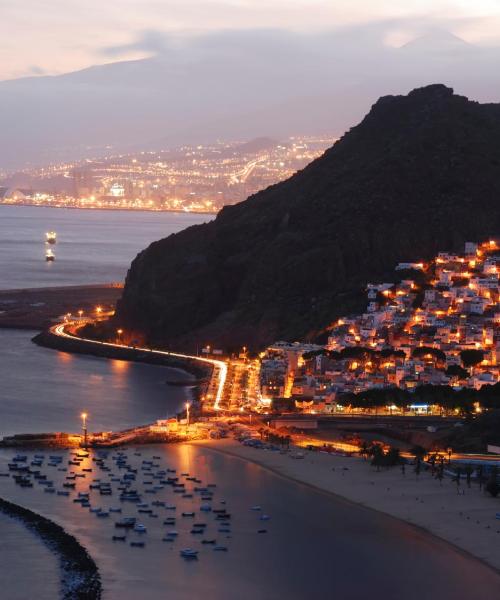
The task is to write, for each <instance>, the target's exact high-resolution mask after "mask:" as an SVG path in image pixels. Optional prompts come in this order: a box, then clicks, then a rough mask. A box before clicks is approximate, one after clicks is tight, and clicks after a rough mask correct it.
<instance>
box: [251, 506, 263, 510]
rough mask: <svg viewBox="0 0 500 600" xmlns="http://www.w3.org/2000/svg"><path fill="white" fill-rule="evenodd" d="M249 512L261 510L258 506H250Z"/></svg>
mask: <svg viewBox="0 0 500 600" xmlns="http://www.w3.org/2000/svg"><path fill="white" fill-rule="evenodd" d="M250 510H261V507H260V506H252V508H251V509H250Z"/></svg>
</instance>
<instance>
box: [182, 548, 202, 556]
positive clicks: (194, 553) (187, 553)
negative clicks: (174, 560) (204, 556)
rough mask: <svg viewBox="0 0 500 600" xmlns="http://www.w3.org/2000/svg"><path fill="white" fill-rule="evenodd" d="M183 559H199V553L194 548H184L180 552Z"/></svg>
mask: <svg viewBox="0 0 500 600" xmlns="http://www.w3.org/2000/svg"><path fill="white" fill-rule="evenodd" d="M180 555H181V556H182V558H198V551H197V550H193V549H192V548H184V550H181V551H180Z"/></svg>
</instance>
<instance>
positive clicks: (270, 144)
mask: <svg viewBox="0 0 500 600" xmlns="http://www.w3.org/2000/svg"><path fill="white" fill-rule="evenodd" d="M278 144H279V142H277V141H276V140H272V139H271V138H268V137H259V138H254V139H253V140H249V141H248V142H244V143H243V144H238V145H237V146H236V147H235V148H234V149H233V150H234V152H236V153H238V154H256V153H257V152H263V151H264V150H272V149H273V148H276V146H277V145H278Z"/></svg>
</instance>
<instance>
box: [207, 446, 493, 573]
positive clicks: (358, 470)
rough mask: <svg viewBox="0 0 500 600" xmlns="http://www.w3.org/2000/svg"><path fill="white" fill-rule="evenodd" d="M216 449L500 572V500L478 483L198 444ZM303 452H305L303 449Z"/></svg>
mask: <svg viewBox="0 0 500 600" xmlns="http://www.w3.org/2000/svg"><path fill="white" fill-rule="evenodd" d="M195 443H196V444H202V445H203V446H205V447H208V448H210V449H212V450H216V451H219V452H225V453H227V454H231V455H232V456H237V457H240V458H242V459H245V460H249V461H252V462H254V463H256V464H258V465H260V466H262V467H264V468H266V469H269V470H271V471H273V472H274V473H276V474H278V475H281V476H283V477H286V478H289V479H292V480H294V481H296V482H300V483H303V484H305V485H308V486H313V487H314V488H316V489H319V490H322V491H324V492H327V493H330V494H336V495H337V496H341V497H342V498H344V499H346V500H349V501H351V502H355V503H357V504H360V505H362V506H365V507H368V508H372V509H374V510H377V511H380V512H383V513H385V514H387V515H390V516H393V517H396V518H397V519H402V520H404V521H406V522H408V523H411V524H412V525H415V526H417V527H420V528H423V529H425V530H426V531H428V532H430V533H432V534H434V535H436V536H438V537H440V538H442V539H444V540H446V541H447V542H450V543H451V544H453V545H454V546H456V547H458V548H460V549H461V550H464V551H465V552H467V553H469V554H471V555H473V556H474V557H476V558H478V559H480V560H482V561H484V562H485V563H487V564H488V565H489V566H491V567H493V568H494V569H496V570H497V571H500V552H499V548H500V520H498V519H497V518H496V516H495V515H496V513H497V512H500V500H499V499H498V498H492V497H491V496H489V495H487V494H485V493H484V491H480V490H479V487H478V485H477V484H476V483H472V486H471V488H468V487H467V485H466V483H465V482H461V485H460V488H458V490H459V493H458V492H457V486H456V484H455V483H454V482H452V481H451V480H450V478H445V479H443V482H442V485H440V484H439V481H437V480H436V479H434V478H433V477H432V476H431V475H430V473H428V472H424V471H422V473H421V474H420V475H419V476H418V477H417V476H416V475H415V473H414V471H413V467H412V466H411V465H407V467H406V474H405V475H403V473H402V471H401V469H400V468H399V467H394V468H390V469H381V470H380V471H379V472H377V470H376V468H375V467H372V466H371V465H370V463H369V461H365V460H364V459H362V458H358V457H342V456H335V455H329V454H326V453H320V452H307V451H306V452H304V454H305V456H304V458H303V459H292V458H291V457H290V455H289V454H280V453H279V452H272V451H269V450H258V449H255V448H252V447H248V446H243V445H242V444H240V443H239V442H237V441H236V440H233V439H223V440H210V441H201V442H195ZM299 450H300V451H301V452H303V449H302V448H300V449H299Z"/></svg>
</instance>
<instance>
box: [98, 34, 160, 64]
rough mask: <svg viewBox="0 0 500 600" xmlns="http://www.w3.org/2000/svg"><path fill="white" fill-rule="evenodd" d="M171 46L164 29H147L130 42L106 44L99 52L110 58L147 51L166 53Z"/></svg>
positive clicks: (150, 52)
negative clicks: (113, 44)
mask: <svg viewBox="0 0 500 600" xmlns="http://www.w3.org/2000/svg"><path fill="white" fill-rule="evenodd" d="M169 48H170V44H169V36H168V34H166V33H165V32H164V31H156V30H154V29H147V30H145V31H141V32H140V33H139V35H138V37H137V39H136V40H135V41H133V42H130V43H128V44H118V45H115V46H106V47H104V48H101V49H100V50H99V54H101V55H102V56H107V57H109V58H112V57H119V56H123V55H125V54H131V53H137V52H145V53H148V54H166V53H167V52H168V50H169Z"/></svg>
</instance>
